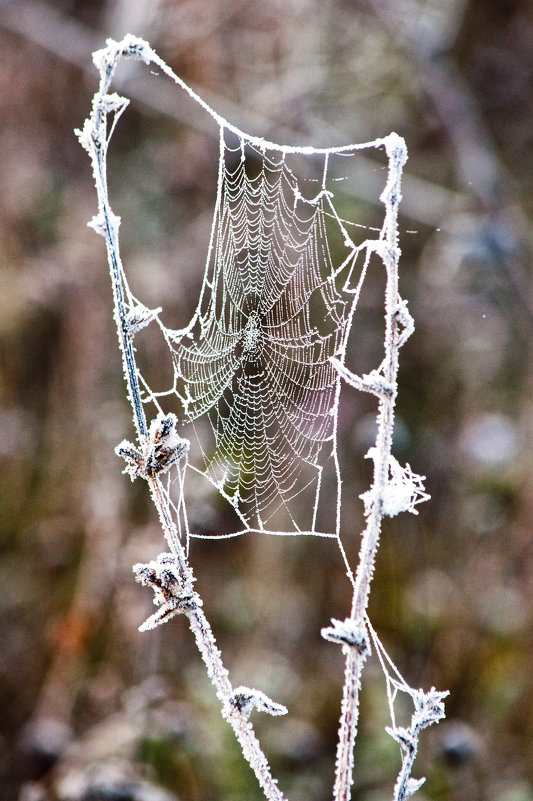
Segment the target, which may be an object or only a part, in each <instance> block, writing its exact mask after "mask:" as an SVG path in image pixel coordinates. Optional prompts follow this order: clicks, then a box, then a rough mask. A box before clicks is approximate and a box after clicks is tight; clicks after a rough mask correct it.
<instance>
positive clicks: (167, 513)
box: [77, 40, 286, 801]
mask: <svg viewBox="0 0 533 801" xmlns="http://www.w3.org/2000/svg"><path fill="white" fill-rule="evenodd" d="M131 41H133V40H131ZM123 56H134V57H138V58H145V54H144V52H143V50H142V48H140V47H139V46H135V45H132V44H131V42H130V43H126V42H123V43H118V44H117V43H116V42H112V41H111V40H110V41H109V42H108V48H107V49H106V50H103V51H98V52H97V53H95V55H94V60H95V64H96V66H97V67H98V69H99V71H100V85H99V89H98V91H97V92H96V94H95V96H94V98H93V105H92V111H91V115H90V117H89V118H88V119H87V120H86V121H85V124H84V127H83V130H82V131H78V132H77V133H78V136H79V139H80V142H81V144H82V146H83V147H84V148H85V149H86V150H87V152H88V154H89V156H90V158H91V162H92V168H93V174H94V179H95V185H96V191H97V195H98V215H97V216H96V217H95V218H94V219H93V220H92V221H91V223H90V224H91V226H92V227H93V228H94V229H95V230H96V231H97V232H98V233H101V234H102V235H103V236H104V239H105V242H106V247H107V255H108V262H109V269H110V274H111V283H112V288H113V300H114V316H115V322H116V325H117V332H118V338H119V343H120V349H121V352H122V356H123V364H124V373H125V378H126V383H127V387H128V394H129V398H130V401H131V405H132V408H133V418H134V424H135V428H136V431H137V435H138V439H139V445H140V448H141V450H140V451H138V450H137V449H136V448H135V446H133V445H131V444H130V443H127V442H124V443H122V444H121V445H120V446H119V448H118V450H119V453H120V454H121V455H122V456H124V457H125V459H126V462H127V464H128V467H127V470H128V472H130V475H131V476H132V478H134V477H136V476H142V477H143V478H145V479H146V480H147V481H148V484H149V487H150V493H151V497H152V500H153V503H154V505H155V507H156V509H157V512H158V515H159V519H160V522H161V526H162V529H163V532H164V535H165V539H166V540H167V543H168V545H169V548H170V550H171V555H163V556H162V557H160V562H159V563H157V564H156V563H150V564H149V565H136V566H135V570H136V572H137V575H138V578H139V580H140V581H141V582H142V583H145V584H151V585H152V587H153V588H154V589H155V590H156V599H155V602H156V604H158V605H159V604H162V606H161V608H160V609H159V610H158V612H157V613H156V614H155V615H154V616H152V618H151V619H149V621H147V623H145V624H144V629H150V628H153V627H154V626H156V625H158V624H159V623H162V622H164V621H165V620H166V619H168V617H170V616H172V615H173V614H175V613H177V612H182V613H184V614H186V615H187V617H188V619H189V624H190V627H191V630H192V632H193V634H194V637H195V640H196V644H197V647H198V649H199V651H200V653H201V656H202V658H203V660H204V662H205V664H206V667H207V672H208V675H209V678H210V679H211V682H212V683H213V685H214V688H215V691H216V694H217V696H218V698H219V700H220V701H221V703H222V714H223V716H224V717H225V718H226V720H227V721H228V722H229V723H230V725H231V727H232V728H233V731H234V733H235V736H236V737H237V740H238V741H239V744H240V745H241V748H242V751H243V754H244V756H245V758H246V759H247V761H248V763H249V764H250V767H251V768H252V770H253V771H254V773H255V775H256V778H257V780H258V782H259V785H260V786H261V788H262V789H263V791H264V794H265V797H266V798H267V799H268V801H285V798H284V795H283V793H282V792H281V791H280V790H279V788H278V786H277V781H276V779H274V778H273V777H272V774H271V772H270V768H269V765H268V762H267V759H266V757H265V755H264V753H263V751H262V749H261V746H260V744H259V741H258V740H257V737H256V736H255V733H254V731H253V727H252V724H251V723H249V721H248V717H249V714H250V711H251V708H252V707H253V706H254V705H255V706H256V707H257V708H261V709H264V710H265V711H269V712H270V713H271V714H283V712H285V711H286V710H285V709H284V708H283V707H280V706H279V705H276V704H274V702H271V701H270V699H266V696H262V694H260V693H257V691H253V690H250V691H248V695H247V696H246V697H247V700H248V706H245V705H244V703H243V702H242V693H239V691H238V690H237V691H235V690H233V688H232V685H231V683H230V680H229V675H228V671H227V670H226V668H225V667H224V664H223V662H222V657H221V654H220V651H219V650H218V648H217V647H216V643H215V638H214V636H213V632H212V629H211V626H210V624H209V621H208V620H207V618H206V616H205V614H204V612H203V610H202V600H201V598H200V597H199V595H198V593H196V592H195V591H194V582H195V578H194V575H193V572H192V570H191V568H190V566H189V564H188V562H187V558H186V554H185V550H184V547H183V545H182V543H181V541H180V538H179V534H178V531H177V529H176V525H175V523H174V521H173V517H172V509H171V507H170V504H169V500H168V497H167V495H166V493H165V491H164V489H163V486H162V483H161V480H160V478H159V473H160V472H165V471H166V470H167V469H168V468H169V466H170V465H171V464H175V463H176V461H177V460H179V458H180V456H181V454H182V453H183V452H184V450H185V441H184V440H180V439H179V437H177V434H176V433H175V430H174V424H175V418H173V416H169V417H167V418H166V419H165V418H163V417H161V416H160V417H159V418H157V419H156V420H155V421H154V423H152V426H151V427H150V430H148V427H147V423H146V417H145V413H144V408H143V405H142V399H141V393H140V387H139V381H138V377H137V375H138V373H137V365H136V362H135V353H134V348H133V337H132V332H131V330H130V329H129V327H128V320H127V309H126V302H125V278H124V273H123V269H122V263H121V259H120V252H119V240H118V228H119V222H120V220H119V218H118V217H116V216H115V214H114V213H113V211H112V209H111V205H110V203H109V197H108V191H107V176H106V158H107V148H108V143H109V138H110V135H111V133H112V131H113V126H112V127H111V133H109V134H108V130H107V115H108V114H109V113H112V114H114V120H113V125H114V124H115V123H116V121H117V119H118V117H119V116H120V114H121V113H122V112H123V111H124V109H125V108H126V105H127V100H125V99H124V98H121V97H118V96H117V95H116V94H109V88H110V85H111V81H112V78H113V75H114V73H115V70H116V67H117V64H118V62H119V61H120V59H121V58H122V57H123ZM172 437H174V439H172ZM165 441H167V445H168V442H172V443H173V446H172V448H169V447H167V449H166V451H164V457H162V456H161V453H162V452H161V446H163V449H164V448H165ZM187 447H188V443H187ZM172 450H173V451H174V452H173V453H171V451H172ZM158 460H159V461H158ZM158 567H159V568H163V570H160V571H159V573H157V568H158ZM141 628H143V627H141ZM245 689H247V688H245ZM254 693H255V695H254ZM259 696H261V698H260V699H259V701H258V700H257V699H258V697H259ZM250 699H251V701H250Z"/></svg>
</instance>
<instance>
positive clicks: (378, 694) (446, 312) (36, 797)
mask: <svg viewBox="0 0 533 801" xmlns="http://www.w3.org/2000/svg"><path fill="white" fill-rule="evenodd" d="M126 32H131V33H135V34H137V35H140V36H142V37H143V38H145V39H148V40H149V41H150V43H151V44H152V46H154V47H155V48H156V49H157V50H158V52H159V53H160V55H161V56H162V57H163V58H164V59H165V60H166V61H167V62H168V63H169V64H170V65H171V66H172V67H173V68H174V69H175V71H176V72H177V73H178V74H179V75H180V76H181V77H182V78H184V79H185V80H186V81H187V82H189V83H190V84H191V85H192V86H193V87H195V88H197V89H198V90H199V91H200V93H201V94H202V96H203V97H204V98H205V99H207V100H208V101H209V102H210V103H211V104H212V105H213V106H214V107H215V108H216V109H217V110H218V111H219V112H220V113H222V114H223V115H224V116H226V117H227V118H229V119H230V120H231V121H232V122H233V123H235V124H237V125H239V126H240V127H241V128H243V129H245V130H247V131H249V132H250V133H253V134H256V135H261V136H265V137H267V138H269V139H273V140H277V141H283V142H288V143H293V144H294V143H313V144H315V145H322V146H325V145H333V144H344V143H348V142H356V141H367V140H371V139H373V138H375V137H377V136H382V135H385V134H387V133H389V132H390V131H391V130H395V131H397V132H398V133H399V134H401V135H402V136H404V137H405V139H406V141H407V144H408V148H409V162H408V164H407V171H406V173H407V174H406V177H405V181H404V202H403V204H402V212H403V213H402V217H401V221H400V226H401V246H402V250H403V258H402V263H401V288H402V294H403V295H404V297H407V298H408V299H409V304H410V309H411V311H412V313H413V315H414V317H415V320H416V326H417V328H416V332H415V335H414V336H413V337H412V338H411V339H410V340H409V342H408V344H407V345H406V346H405V348H404V350H403V351H402V354H401V370H400V396H399V403H398V429H397V434H396V440H395V453H396V455H397V456H398V458H400V460H402V461H408V462H409V463H410V464H411V465H412V467H413V469H414V470H416V471H418V472H420V473H422V474H425V475H426V476H427V489H428V491H429V492H430V493H431V495H432V500H431V501H430V502H429V503H427V504H424V505H423V506H421V507H419V508H420V515H419V516H418V517H413V516H409V515H403V516H401V517H399V518H396V519H395V520H393V521H390V522H389V523H388V524H387V525H386V526H385V528H384V532H383V539H382V545H381V551H380V554H379V559H378V564H377V570H376V575H375V579H374V584H373V594H372V602H371V619H372V621H373V624H374V626H375V628H376V629H377V631H378V632H379V633H380V636H381V637H382V639H383V641H384V643H385V644H386V646H387V648H388V649H389V652H390V653H391V656H392V657H393V658H394V659H395V660H396V662H397V664H398V666H399V667H400V669H401V670H402V672H403V673H404V675H405V677H406V678H407V679H408V680H409V681H410V683H412V684H413V686H415V687H425V688H428V687H430V686H432V685H435V686H436V687H437V688H439V689H449V690H450V697H449V699H448V700H447V705H446V706H447V713H448V718H447V720H446V721H445V722H443V723H442V724H440V726H439V727H436V728H435V729H434V730H432V731H428V732H426V733H425V735H424V737H423V742H422V748H421V752H420V755H419V757H418V759H417V763H416V766H415V771H414V775H415V776H421V775H425V776H426V777H427V783H426V784H425V785H424V787H423V788H422V790H421V791H420V792H419V794H418V795H417V798H419V799H420V801H423V799H442V800H443V801H444V800H446V801H448V800H449V801H485V800H486V801H489V800H490V801H530V800H531V799H533V647H532V646H533V550H532V539H531V526H532V522H533V479H532V470H531V468H532V458H531V440H532V435H533V400H532V396H531V389H532V378H531V375H532V366H533V365H532V355H533V354H532V347H531V339H532V336H531V335H532V331H533V294H532V290H531V278H530V274H531V268H530V262H531V249H532V244H533V232H532V223H531V215H532V214H533V201H532V198H533V193H532V189H533V147H532V145H533V46H532V44H531V43H532V42H533V6H532V4H531V3H530V2H527V0H446V1H445V2H443V0H401V1H399V2H396V1H395V0H351V1H350V0H288V1H287V2H282V0H268V2H266V0H227V2H215V0H55V1H52V0H49V2H39V1H38V0H12V1H11V2H7V1H6V0H2V2H1V3H0V48H1V49H0V53H1V55H0V59H1V71H0V81H1V83H0V104H1V106H0V163H1V176H2V178H1V181H0V204H1V215H0V258H1V273H0V276H1V291H0V348H1V350H0V353H1V367H2V369H1V383H0V391H1V398H0V456H1V459H2V462H1V485H0V506H1V520H2V523H1V534H0V536H1V546H2V551H1V555H0V577H1V593H0V704H1V733H0V773H1V775H0V787H1V788H2V789H1V790H0V798H1V799H2V801H4V800H5V801H11V799H17V798H19V799H21V800H22V801H41V800H42V799H55V798H60V799H85V801H91V800H92V801H98V800H99V799H115V800H116V799H121V801H124V800H125V799H136V801H140V800H141V799H144V801H147V800H148V801H150V799H152V800H153V801H157V800H158V799H159V801H165V800H166V801H168V800H169V799H172V798H178V799H183V801H217V799H220V800H221V801H222V800H223V801H230V800H231V801H251V799H260V798H261V797H262V796H261V793H260V791H259V790H258V789H257V788H256V786H255V782H254V780H253V777H252V776H251V773H250V771H249V769H248V768H247V766H246V765H245V763H244V762H243V761H242V759H241V757H240V755H239V753H238V749H237V747H236V745H235V744H234V742H233V737H232V734H231V731H230V729H229V727H227V726H226V724H224V723H223V721H222V719H221V717H220V713H219V710H218V704H217V702H216V699H215V698H214V694H213V691H212V689H211V688H210V685H209V683H208V681H207V679H206V678H205V676H204V671H203V667H202V664H201V663H200V660H199V657H198V655H197V653H196V651H195V648H194V644H193V641H192V636H191V634H190V632H189V631H188V629H187V626H186V621H185V619H181V618H178V619H175V620H174V621H172V622H171V623H170V624H169V625H167V626H165V627H163V628H162V629H160V630H158V631H155V632H151V633H148V634H143V635H141V634H139V633H138V632H137V626H138V625H139V624H140V623H141V622H142V621H143V620H144V618H145V617H146V616H147V614H149V613H150V612H151V610H152V609H153V607H152V606H151V602H150V598H149V597H148V594H147V592H146V591H144V590H143V589H142V588H140V587H139V586H138V585H136V584H135V583H134V581H133V577H132V573H131V564H132V563H133V562H136V561H139V560H143V561H147V560H149V559H150V558H154V557H155V555H156V554H157V553H158V552H159V551H160V550H163V549H164V544H163V542H162V538H161V534H160V531H159V529H158V526H157V521H156V517H155V513H154V511H153V509H152V508H151V507H150V506H149V504H148V502H147V497H146V494H147V493H146V489H145V487H144V486H142V485H141V482H136V483H135V484H130V483H129V481H128V480H127V479H126V477H125V476H123V475H121V470H122V465H121V463H120V461H119V460H118V459H117V457H116V456H115V455H114V453H113V448H114V446H115V445H116V444H117V443H118V442H119V441H120V440H121V439H122V438H123V437H131V436H132V426H131V414H130V411H129V409H128V407H127V405H126V401H125V393H124V387H123V379H122V370H121V364H120V359H119V355H118V349H117V342H116V333H115V332H114V327H113V320H112V312H111V294H110V287H109V279H108V274H107V266H106V261H105V253H104V244H103V241H102V240H101V238H99V237H97V236H96V235H95V234H94V233H93V232H92V231H91V230H89V229H87V227H86V222H87V220H89V219H90V218H91V217H92V215H93V214H94V212H95V209H96V199H95V191H94V187H93V185H92V180H91V175H90V169H89V163H88V159H87V157H86V154H85V153H84V151H82V149H81V147H80V146H79V144H78V142H77V140H76V138H75V136H74V133H73V129H74V127H76V126H79V125H81V124H82V122H83V119H84V118H85V116H86V115H87V113H88V110H89V107H90V100H91V97H92V94H93V92H94V90H95V87H96V72H95V70H94V69H93V68H92V64H91V56H90V54H91V51H92V50H93V49H95V48H98V47H102V46H103V43H104V41H105V38H106V37H108V36H113V37H114V38H118V37H121V36H122V35H123V34H124V33H126ZM119 78H120V81H121V83H120V89H121V91H123V92H124V93H125V94H126V95H127V96H128V97H130V98H131V99H132V103H131V107H130V109H129V110H128V111H127V112H126V115H125V116H124V117H123V118H122V120H121V122H120V125H119V128H118V130H117V133H116V135H115V137H114V142H113V145H112V148H111V159H112V163H111V165H110V188H111V196H112V200H113V203H114V208H115V211H116V212H117V213H119V214H121V216H122V218H123V225H122V230H121V233H122V248H123V259H124V262H125V264H126V266H127V270H128V272H129V274H130V276H131V280H132V284H133V288H134V290H135V291H136V293H137V295H138V296H139V297H140V298H141V299H142V300H143V301H144V302H145V303H146V304H147V305H148V306H157V305H162V306H163V307H164V309H165V315H166V316H165V317H164V319H165V320H166V321H168V322H171V323H172V324H176V325H183V324H184V323H185V322H186V321H187V320H188V317H189V315H190V313H191V311H192V308H193V307H194V305H195V302H196V297H197V293H198V288H199V285H200V282H201V278H202V270H203V260H204V258H205V246H206V241H207V237H208V232H209V225H210V215H211V210H212V203H213V198H214V192H215V176H216V169H217V141H216V130H215V128H214V126H212V125H211V123H210V121H209V120H208V119H206V117H205V115H203V113H201V112H200V111H199V110H198V109H197V108H195V107H194V106H193V105H192V104H191V103H190V101H188V100H187V99H186V98H185V97H184V96H183V93H182V92H180V91H179V90H177V89H174V88H170V85H169V84H168V83H166V82H165V81H164V80H163V79H162V78H159V79H157V80H156V79H155V77H154V76H151V75H150V72H149V70H147V69H146V68H145V67H143V66H141V65H131V64H129V65H127V66H126V68H125V69H124V70H123V71H122V72H121V73H120V76H119ZM383 175H384V173H383V168H382V165H381V164H380V163H379V162H378V161H376V162H373V161H372V160H368V161H363V162H362V164H361V167H360V172H359V173H358V174H357V176H355V178H354V180H353V181H352V182H350V183H349V185H348V184H346V185H343V187H342V189H343V192H344V194H343V195H342V196H341V200H340V202H341V203H342V213H343V214H344V216H346V217H347V218H348V219H353V220H355V221H357V222H360V223H361V224H365V225H376V224H379V220H380V217H381V209H380V206H379V203H378V202H377V197H378V195H379V191H380V190H379V188H380V186H382V185H383ZM381 292H382V284H380V282H379V281H377V283H376V287H375V290H373V289H372V285H370V289H369V291H368V293H367V295H366V296H365V298H364V299H363V301H362V307H361V309H360V315H359V319H358V326H359V328H358V333H357V342H356V344H355V343H354V346H353V348H354V354H353V357H354V359H355V360H357V359H360V360H361V364H364V366H365V367H369V368H371V367H372V366H375V364H376V361H377V360H378V359H379V347H380V339H379V326H380V324H381V319H382V311H381V310H380V302H381ZM156 357H157V358H159V356H158V354H150V353H149V354H148V357H147V359H146V361H147V363H149V365H150V366H149V369H150V374H151V375H155V374H156V372H157V369H158V367H159V365H154V361H155V360H156ZM161 369H164V365H162V367H161ZM372 414H373V411H372V406H371V405H370V404H368V402H367V401H366V400H365V399H361V398H357V397H356V393H352V394H351V395H349V394H347V393H346V394H345V397H344V398H343V405H342V409H341V417H340V425H341V441H342V447H343V450H342V454H341V458H342V460H343V463H344V467H345V475H346V480H347V481H348V482H350V484H349V486H350V487H351V488H352V490H351V491H352V492H353V497H354V498H355V497H356V496H357V495H358V494H359V493H360V492H363V491H364V490H365V489H366V487H367V481H368V466H367V465H366V464H364V463H363V460H362V454H363V453H364V452H365V449H366V447H367V446H368V432H369V428H371V425H372ZM189 506H190V510H191V516H192V519H193V522H194V525H196V526H198V527H199V528H201V529H203V530H204V531H206V532H209V531H216V530H217V527H218V526H219V525H221V522H220V521H221V518H220V517H219V516H223V515H224V510H223V508H222V507H220V508H219V509H217V508H213V505H212V504H211V503H208V499H206V498H204V497H203V496H202V494H201V493H199V494H198V496H197V497H194V498H191V499H190V501H189ZM361 522H362V521H361V508H360V504H359V505H357V504H356V503H355V502H354V503H353V504H352V506H351V507H350V509H349V514H348V515H347V517H346V522H345V528H346V531H345V540H346V545H347V548H348V550H349V552H350V555H351V558H352V561H355V558H356V554H357V550H358V544H359V535H358V532H359V531H360V529H361ZM191 561H192V564H193V567H194V569H195V571H196V574H197V576H198V589H199V591H200V593H201V595H202V596H203V597H204V600H205V608H206V612H207V615H208V617H209V618H210V619H211V620H212V622H213V626H214V631H215V634H216V636H217V640H218V643H219V645H220V646H221V648H222V651H223V654H224V656H225V660H226V663H227V666H228V667H229V668H230V671H231V676H232V680H233V683H234V684H235V685H236V684H239V683H243V684H246V685H250V686H257V687H258V688H259V689H262V690H263V691H265V692H267V693H268V694H269V695H271V696H272V697H273V698H274V699H275V700H277V701H279V702H281V703H285V704H286V705H287V706H288V707H289V716H288V717H287V718H283V719H280V718H278V719H270V718H269V719H268V720H262V719H261V718H260V717H259V716H257V728H258V732H259V734H260V736H261V738H262V740H263V741H264V743H265V748H266V750H267V753H268V755H269V758H270V760H271V764H272V767H273V770H274V773H275V774H277V775H279V777H280V784H281V787H282V789H283V790H284V791H285V792H286V793H287V795H288V796H289V797H290V798H291V799H294V800H295V801H300V800H301V801H304V799H305V801H324V799H326V798H329V797H331V786H332V780H333V769H334V755H335V742H336V726H337V720H338V713H339V704H340V693H341V684H342V671H343V664H342V656H341V653H340V650H339V649H337V648H336V647H334V646H333V645H331V644H328V643H326V642H325V641H324V640H321V638H320V635H319V632H320V627H321V626H325V625H327V624H328V623H329V620H330V618H331V617H332V616H336V617H343V616H344V615H345V614H346V613H347V612H348V610H349V603H350V592H349V589H350V588H349V586H348V584H347V581H346V579H345V577H344V574H343V568H342V565H341V564H340V560H339V558H338V555H337V554H336V553H335V552H334V551H333V550H332V549H331V545H330V543H328V542H327V541H322V540H313V541H310V540H309V539H289V540H286V539H279V538H278V539H273V538H270V539H269V538H265V537H255V538H254V537H249V538H247V539H242V538H241V539H240V540H232V541H229V542H213V541H211V542H204V541H201V542H200V541H197V542H195V543H193V546H192V551H191ZM387 723H388V718H387V708H386V698H385V687H384V681H383V676H382V674H381V672H380V669H379V667H378V665H377V664H376V661H375V660H372V661H371V663H369V665H368V667H367V669H366V671H365V675H364V679H363V695H362V720H361V731H360V739H359V743H358V749H357V754H356V781H355V786H354V791H353V798H354V799H358V800H360V801H378V800H379V801H381V799H387V798H390V797H391V795H392V786H393V783H394V777H395V774H396V771H397V770H398V767H399V753H398V748H397V746H396V745H395V744H394V742H393V741H392V740H391V738H390V737H388V736H387V735H386V734H385V733H384V730H383V727H384V726H385V725H387ZM164 788H166V789H164Z"/></svg>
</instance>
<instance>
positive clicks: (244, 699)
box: [229, 686, 288, 719]
mask: <svg viewBox="0 0 533 801" xmlns="http://www.w3.org/2000/svg"><path fill="white" fill-rule="evenodd" d="M229 703H230V706H232V707H233V708H235V709H239V710H240V711H241V712H242V714H243V715H244V717H245V718H246V719H248V718H249V717H250V715H251V713H252V711H253V710H254V709H257V710H258V711H259V712H266V713H267V714H269V715H286V714H287V711H288V710H287V707H286V706H283V704H278V703H276V701H273V700H272V699H271V698H269V697H268V695H265V694H264V693H262V692H261V690H254V689H252V688H250V687H244V686H240V687H237V689H236V690H234V691H233V695H232V696H231V698H230V701H229Z"/></svg>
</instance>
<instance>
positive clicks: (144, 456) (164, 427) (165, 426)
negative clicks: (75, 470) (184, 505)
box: [115, 323, 190, 481]
mask: <svg viewBox="0 0 533 801" xmlns="http://www.w3.org/2000/svg"><path fill="white" fill-rule="evenodd" d="M145 325H147V323H145ZM177 423H178V421H177V418H176V415H175V414H167V415H164V414H159V415H158V416H157V417H156V418H155V420H152V424H151V425H150V430H149V432H148V437H147V438H146V441H145V443H144V447H143V451H142V453H141V452H140V451H139V450H138V449H137V448H136V447H135V446H134V445H132V443H131V442H128V440H122V442H121V443H120V444H119V445H117V447H116V448H115V452H116V453H117V455H118V456H122V458H123V459H124V460H125V461H126V468H125V470H124V472H125V473H128V474H129V476H130V478H131V480H132V481H133V480H134V479H135V478H137V477H138V476H144V477H147V476H151V477H153V476H156V475H162V474H163V473H168V471H169V470H170V469H171V468H172V467H173V466H174V465H177V464H178V463H179V461H180V459H182V458H183V457H184V456H186V454H187V452H188V450H189V446H190V443H189V440H187V439H183V437H180V436H179V434H178V433H177V431H176V426H177Z"/></svg>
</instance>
